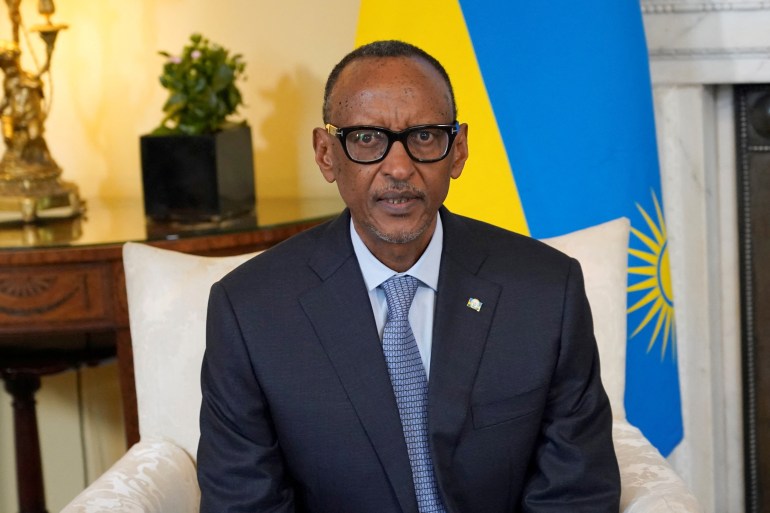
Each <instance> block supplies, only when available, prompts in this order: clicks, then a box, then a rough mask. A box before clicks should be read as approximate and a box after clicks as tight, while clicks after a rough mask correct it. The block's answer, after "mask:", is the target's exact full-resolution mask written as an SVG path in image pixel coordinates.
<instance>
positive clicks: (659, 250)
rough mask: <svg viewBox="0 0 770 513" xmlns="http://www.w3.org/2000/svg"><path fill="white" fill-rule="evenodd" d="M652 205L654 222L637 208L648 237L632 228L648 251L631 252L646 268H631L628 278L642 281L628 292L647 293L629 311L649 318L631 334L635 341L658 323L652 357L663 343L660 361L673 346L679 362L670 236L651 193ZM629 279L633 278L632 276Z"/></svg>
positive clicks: (672, 350) (637, 206)
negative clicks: (641, 312) (644, 223)
mask: <svg viewBox="0 0 770 513" xmlns="http://www.w3.org/2000/svg"><path fill="white" fill-rule="evenodd" d="M652 201H653V202H654V203H655V214H656V217H657V219H656V220H654V219H653V218H652V217H651V216H650V215H649V214H648V213H647V212H646V211H645V210H644V209H643V208H642V207H641V206H640V205H639V204H638V203H637V204H636V208H637V209H639V212H640V213H641V214H642V217H643V218H644V220H645V222H646V223H647V233H643V232H642V231H640V230H638V229H636V228H633V227H632V228H631V233H633V234H634V235H635V236H636V237H637V238H638V239H639V240H640V241H641V243H642V244H643V245H644V246H645V247H646V249H645V250H639V249H633V248H629V250H628V252H629V253H630V254H631V255H633V256H635V257H636V258H638V259H639V260H641V261H642V262H645V263H646V265H642V266H638V267H629V268H628V273H629V275H637V276H640V277H642V278H641V280H640V281H638V282H636V283H634V284H632V285H630V286H629V287H628V292H629V293H633V292H645V291H646V292H647V293H646V294H645V295H644V296H643V297H642V298H641V299H639V300H638V301H636V302H635V303H634V304H633V305H632V306H631V307H629V309H628V313H629V314H630V313H632V312H635V311H637V310H643V309H645V308H646V311H647V313H646V315H645V316H644V318H643V319H642V320H641V321H640V322H639V324H638V325H637V326H636V328H635V329H634V332H633V333H632V334H631V338H633V337H635V336H636V335H637V334H639V332H640V331H642V330H643V329H644V328H645V327H647V326H648V325H651V323H652V322H653V320H654V321H655V329H654V330H653V332H652V336H651V337H650V342H649V344H648V345H647V352H648V353H649V352H650V351H651V350H652V349H653V347H655V344H656V342H658V341H660V342H661V347H660V359H661V361H662V360H663V359H664V358H665V356H666V350H667V349H668V347H669V343H670V344H671V354H672V356H673V357H674V358H676V321H675V318H674V296H673V293H672V288H671V266H670V264H669V259H668V236H667V233H666V223H665V221H664V219H663V211H662V210H661V208H660V203H659V202H658V198H657V197H656V196H655V192H654V191H653V193H652ZM629 277H630V276H629Z"/></svg>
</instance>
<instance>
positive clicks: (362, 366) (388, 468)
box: [300, 214, 417, 513]
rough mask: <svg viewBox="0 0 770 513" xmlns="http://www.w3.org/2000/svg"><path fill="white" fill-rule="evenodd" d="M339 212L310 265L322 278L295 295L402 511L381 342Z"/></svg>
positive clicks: (403, 463) (402, 449)
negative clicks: (317, 284)
mask: <svg viewBox="0 0 770 513" xmlns="http://www.w3.org/2000/svg"><path fill="white" fill-rule="evenodd" d="M349 220H350V217H349V215H345V214H343V215H342V216H340V217H339V218H338V219H337V220H335V221H334V222H333V223H332V224H330V225H329V227H328V229H327V230H328V233H327V234H325V237H321V238H320V242H319V246H318V248H317V250H316V253H315V254H314V256H313V259H312V260H311V261H310V263H309V264H310V266H311V267H312V268H313V269H314V271H315V272H316V273H317V274H318V275H319V277H320V278H321V280H322V283H321V285H320V286H319V287H317V288H315V289H312V290H310V291H308V292H307V293H306V294H304V295H303V296H302V297H301V298H300V302H301V304H302V307H303V309H304V311H305V313H306V314H307V316H308V318H309V319H310V321H311V322H312V323H313V326H314V328H315V330H316V333H317V335H318V338H319V340H320V342H321V344H322V345H323V347H324V350H325V351H326V354H327V355H328V357H329V360H330V361H331V363H332V365H333V367H334V369H335V371H336V372H337V375H338V376H339V379H340V382H341V383H342V386H343V387H344V388H345V391H346V392H347V395H348V398H349V399H350V402H351V403H352V405H353V408H354V409H355V410H356V413H357V415H358V418H359V420H360V421H361V424H362V425H363V427H364V430H365V431H366V433H367V435H368V436H369V439H370V441H371V443H372V445H373V446H374V449H375V451H376V452H377V454H378V456H379V459H380V462H381V463H382V465H383V467H384V469H385V472H386V474H387V475H388V478H389V479H390V482H391V485H392V486H393V489H394V491H395V494H396V495H397V497H398V501H399V503H400V504H401V508H402V509H403V511H404V512H405V513H417V502H416V499H415V493H414V485H413V483H412V476H411V472H410V471H409V469H410V468H411V467H410V464H409V457H408V455H407V452H406V444H405V442H404V438H403V436H398V435H400V434H402V433H403V431H402V428H401V421H400V419H399V415H398V407H397V405H396V400H395V396H394V394H393V389H392V387H391V384H390V378H389V377H388V370H387V366H386V364H385V358H384V356H383V353H382V345H381V343H380V340H379V336H378V334H377V327H376V324H375V322H374V316H373V314H372V308H371V303H370V301H369V296H368V294H367V292H366V285H365V284H364V281H363V277H362V275H361V269H360V267H359V265H358V260H357V259H356V257H355V253H354V251H353V247H352V244H351V242H350V236H349V222H350V221H349Z"/></svg>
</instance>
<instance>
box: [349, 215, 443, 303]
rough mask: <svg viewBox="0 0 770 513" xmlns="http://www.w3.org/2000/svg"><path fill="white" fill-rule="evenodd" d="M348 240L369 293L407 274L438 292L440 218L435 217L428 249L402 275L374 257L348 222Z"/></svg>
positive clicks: (441, 242) (441, 240) (351, 222)
mask: <svg viewBox="0 0 770 513" xmlns="http://www.w3.org/2000/svg"><path fill="white" fill-rule="evenodd" d="M350 238H351V240H352V242H353V250H354V251H355V253H356V258H357V259H358V265H359V266H360V267H361V273H362V274H363V275H364V282H365V283H366V288H367V290H369V291H370V292H371V291H372V290H374V289H376V288H377V287H379V286H380V285H381V284H382V283H383V282H384V281H386V280H387V279H389V278H390V277H392V276H395V275H397V274H408V275H410V276H414V277H415V278H417V279H418V280H420V281H421V282H422V283H423V284H424V285H427V286H428V287H430V288H431V289H433V291H434V292H435V291H438V272H439V267H440V265H441V251H442V248H443V246H444V228H443V226H442V224H441V216H440V215H437V216H436V228H435V230H434V231H433V236H432V237H431V239H430V242H429V243H428V247H427V248H425V251H424V252H423V254H422V255H421V256H420V258H419V260H417V262H415V264H414V265H413V266H412V267H410V268H409V269H408V270H407V271H406V272H404V273H397V272H396V271H394V270H393V269H391V268H389V267H388V266H386V265H385V264H383V263H382V262H380V261H379V260H377V257H375V256H374V255H373V254H372V252H371V251H369V248H367V247H366V244H364V241H362V240H361V237H360V236H359V235H358V232H356V229H355V227H353V220H352V219H351V220H350Z"/></svg>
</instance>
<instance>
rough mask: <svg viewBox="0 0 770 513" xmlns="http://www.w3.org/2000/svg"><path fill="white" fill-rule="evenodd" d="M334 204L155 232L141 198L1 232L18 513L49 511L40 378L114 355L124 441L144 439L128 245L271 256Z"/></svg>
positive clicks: (2, 365) (4, 353)
mask: <svg viewBox="0 0 770 513" xmlns="http://www.w3.org/2000/svg"><path fill="white" fill-rule="evenodd" d="M341 209H342V204H341V203H340V202H339V201H337V200H297V199H275V200H271V199H260V203H259V206H258V211H257V213H256V216H252V217H246V218H242V219H238V220H231V221H227V222H225V223H220V224H217V225H214V224H211V225H196V226H182V225H155V224H147V223H146V222H145V219H144V214H143V210H142V205H141V201H140V200H138V199H137V200H135V201H131V200H116V201H110V202H96V201H91V200H89V207H88V213H87V215H86V217H85V218H84V219H74V220H70V221H66V222H61V221H57V222H56V223H52V224H49V225H41V226H26V227H15V228H8V227H6V228H4V229H0V378H2V379H3V380H4V382H5V388H6V390H7V391H8V392H9V393H11V395H12V396H13V409H14V433H15V442H16V471H17V482H18V493H19V508H20V511H22V512H24V513H44V512H45V511H46V507H45V498H44V486H43V478H42V468H41V459H40V448H39V441H38V436H37V419H36V412H35V399H34V394H35V391H36V390H37V389H38V388H39V387H40V377H41V376H44V375H47V374H52V373H56V372H61V371H64V370H66V369H69V368H73V367H77V366H80V365H84V364H98V363H99V362H100V361H102V360H103V359H105V358H109V357H112V356H114V355H116V354H117V358H118V372H119V378H120V386H121V394H122V397H123V414H124V422H125V429H126V442H127V444H128V445H129V446H130V445H132V444H134V443H135V442H137V441H138V440H139V425H138V418H137V411H136V390H135V387H134V369H133V354H132V350H131V337H130V332H129V326H128V308H127V299H126V290H125V277H124V274H123V264H122V246H123V243H124V242H126V241H139V242H147V243H149V244H152V245H155V246H159V247H163V248H167V249H173V250H177V251H182V252H186V253H192V254H197V255H209V256H224V255H235V254H240V253H247V252H252V251H257V250H260V249H266V248H268V247H270V246H273V245H275V244H277V243H279V242H281V241H283V240H285V239H287V238H289V237H291V236H292V235H294V234H296V233H299V232H301V231H303V230H305V229H307V228H309V227H311V226H314V225H316V224H319V223H320V222H322V221H324V220H325V219H328V218H330V217H332V216H334V215H335V214H336V213H338V212H339V211H341Z"/></svg>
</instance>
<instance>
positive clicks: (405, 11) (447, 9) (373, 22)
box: [355, 0, 529, 235]
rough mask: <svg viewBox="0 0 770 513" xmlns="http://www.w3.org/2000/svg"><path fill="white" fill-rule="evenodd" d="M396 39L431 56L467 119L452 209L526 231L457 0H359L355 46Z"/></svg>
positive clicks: (452, 191) (461, 118)
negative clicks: (465, 154)
mask: <svg viewBox="0 0 770 513" xmlns="http://www.w3.org/2000/svg"><path fill="white" fill-rule="evenodd" d="M380 39H399V40H402V41H406V42H408V43H412V44H413V45H416V46H419V47H420V48H422V49H423V50H425V51H426V52H428V53H430V54H431V55H433V56H434V57H436V58H437V59H438V60H439V61H440V62H441V64H443V65H444V67H445V68H446V70H447V73H449V76H450V78H451V79H452V85H453V86H454V89H455V97H456V100H457V105H458V109H459V113H458V118H459V121H460V122H464V123H468V144H469V146H470V158H469V159H468V163H467V164H466V165H465V170H464V171H463V174H462V176H461V177H460V178H459V179H458V180H456V181H455V182H453V184H452V187H451V188H450V192H449V197H448V198H447V201H446V204H447V207H448V208H450V209H451V210H452V211H453V212H455V213H458V214H463V215H466V216H469V217H473V218H475V219H480V220H482V221H486V222H488V223H492V224H495V225H498V226H502V227H503V228H507V229H509V230H513V231H516V232H519V233H524V234H527V235H529V229H528V228H527V221H526V219H525V217H524V211H523V209H522V206H521V200H520V199H519V192H518V190H517V189H516V183H515V182H514V179H513V173H512V172H511V166H510V163H509V162H508V155H507V153H506V151H505V146H503V140H502V138H501V136H500V131H499V130H498V128H497V121H496V120H495V115H494V112H493V111H492V105H491V103H490V101H489V96H488V95H487V91H486V88H485V87H484V80H483V79H482V77H481V71H480V70H479V65H478V63H477V62H476V55H475V54H474V52H473V45H472V43H471V39H470V36H469V34H468V29H467V27H466V26H465V20H464V18H463V14H462V11H461V9H460V4H459V2H458V1H457V0H421V1H420V2H411V1H407V0H398V1H395V2H389V3H388V4H387V5H385V4H383V3H382V2H381V1H372V0H362V1H361V10H360V13H359V19H358V30H357V31H356V43H355V44H356V46H357V47H358V46H361V45H363V44H366V43H370V42H372V41H376V40H380Z"/></svg>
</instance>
